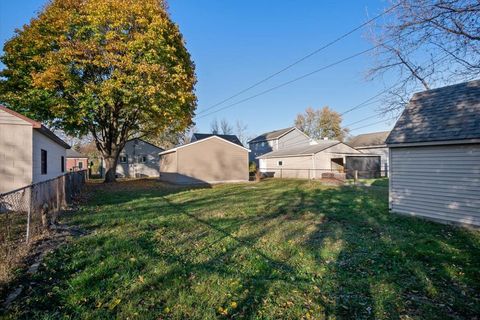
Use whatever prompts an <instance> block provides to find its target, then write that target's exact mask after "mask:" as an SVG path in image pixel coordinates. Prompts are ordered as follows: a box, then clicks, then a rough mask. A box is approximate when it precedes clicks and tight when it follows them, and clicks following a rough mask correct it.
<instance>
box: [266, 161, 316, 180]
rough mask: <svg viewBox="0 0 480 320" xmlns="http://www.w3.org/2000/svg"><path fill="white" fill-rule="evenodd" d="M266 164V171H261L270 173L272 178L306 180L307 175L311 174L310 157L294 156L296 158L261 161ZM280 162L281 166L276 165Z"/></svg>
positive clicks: (311, 164) (311, 162) (311, 163)
mask: <svg viewBox="0 0 480 320" xmlns="http://www.w3.org/2000/svg"><path fill="white" fill-rule="evenodd" d="M262 160H263V161H262V162H264V163H265V164H266V169H265V170H263V171H266V172H272V173H273V174H274V178H298V179H308V178H309V177H310V176H309V174H313V172H312V170H309V169H312V168H313V158H312V156H296V157H282V158H268V159H262ZM279 161H282V165H281V166H280V165H279V164H278V162H279ZM309 171H310V172H309Z"/></svg>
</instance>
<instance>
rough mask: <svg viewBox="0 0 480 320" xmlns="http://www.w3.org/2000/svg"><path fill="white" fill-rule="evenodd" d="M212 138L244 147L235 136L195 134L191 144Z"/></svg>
mask: <svg viewBox="0 0 480 320" xmlns="http://www.w3.org/2000/svg"><path fill="white" fill-rule="evenodd" d="M211 136H217V137H220V138H222V139H225V140H227V141H230V142H233V143H235V144H238V145H239V146H242V147H243V144H242V143H241V142H240V140H239V139H238V137H237V136H236V135H234V134H216V133H194V134H193V135H192V139H191V140H190V142H195V141H198V140H202V139H206V138H210V137H211Z"/></svg>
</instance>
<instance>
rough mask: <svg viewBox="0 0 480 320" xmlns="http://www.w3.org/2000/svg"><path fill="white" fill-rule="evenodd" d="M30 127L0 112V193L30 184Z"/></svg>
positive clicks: (22, 121)
mask: <svg viewBox="0 0 480 320" xmlns="http://www.w3.org/2000/svg"><path fill="white" fill-rule="evenodd" d="M32 131H33V129H32V125H31V124H29V123H28V122H26V121H24V120H22V119H19V118H17V117H15V116H13V115H11V114H9V113H7V112H5V111H2V110H0V193H3V192H8V191H11V190H15V189H18V188H21V187H24V186H27V185H29V184H31V183H32Z"/></svg>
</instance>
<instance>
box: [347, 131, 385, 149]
mask: <svg viewBox="0 0 480 320" xmlns="http://www.w3.org/2000/svg"><path fill="white" fill-rule="evenodd" d="M389 134H390V131H381V132H372V133H364V134H359V135H358V136H355V137H353V138H352V139H350V141H348V145H350V146H351V147H354V148H359V147H370V146H384V145H385V140H386V139H387V137H388V135H389Z"/></svg>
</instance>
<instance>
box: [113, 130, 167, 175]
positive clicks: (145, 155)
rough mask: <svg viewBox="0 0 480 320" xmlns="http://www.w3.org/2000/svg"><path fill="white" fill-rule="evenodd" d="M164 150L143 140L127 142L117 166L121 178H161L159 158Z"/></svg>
mask: <svg viewBox="0 0 480 320" xmlns="http://www.w3.org/2000/svg"><path fill="white" fill-rule="evenodd" d="M162 151H164V149H162V148H160V147H157V146H155V145H153V144H151V143H149V142H147V141H145V140H142V139H138V138H136V139H132V140H129V141H127V143H126V144H125V147H124V148H123V149H122V151H121V152H120V157H119V159H118V164H117V175H118V176H119V177H128V178H141V177H159V176H160V167H159V162H158V161H159V156H158V154H159V153H160V152H162Z"/></svg>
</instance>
